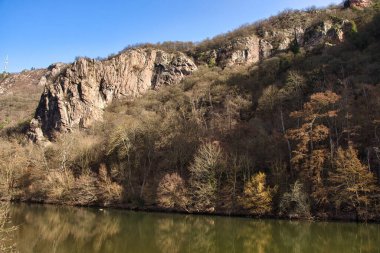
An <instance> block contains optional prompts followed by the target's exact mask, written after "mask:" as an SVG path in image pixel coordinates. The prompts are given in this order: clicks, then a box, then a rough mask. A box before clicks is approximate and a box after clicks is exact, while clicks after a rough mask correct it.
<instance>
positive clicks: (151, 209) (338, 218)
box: [0, 200, 380, 224]
mask: <svg viewBox="0 0 380 253" xmlns="http://www.w3.org/2000/svg"><path fill="white" fill-rule="evenodd" d="M0 201H3V202H11V203H16V204H21V203H22V204H39V205H51V206H63V207H65V206H67V207H88V208H98V209H117V210H126V211H136V212H148V213H167V214H184V215H196V216H219V217H238V218H250V219H272V220H284V221H319V222H354V223H374V224H379V223H380V218H379V217H376V218H372V219H367V220H360V219H358V218H357V217H355V215H353V214H352V215H334V216H311V217H307V218H306V217H296V216H292V217H286V216H279V215H262V216H254V215H249V214H247V213H245V212H242V211H240V212H231V213H226V212H221V211H215V212H194V211H193V212H190V211H185V210H179V209H164V208H160V207H158V206H136V205H131V204H126V203H124V204H123V203H113V204H108V205H104V204H101V203H97V204H91V205H83V204H68V203H59V202H56V201H42V200H40V201H37V200H28V201H22V200H12V201H7V200H0Z"/></svg>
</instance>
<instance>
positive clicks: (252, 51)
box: [216, 35, 260, 67]
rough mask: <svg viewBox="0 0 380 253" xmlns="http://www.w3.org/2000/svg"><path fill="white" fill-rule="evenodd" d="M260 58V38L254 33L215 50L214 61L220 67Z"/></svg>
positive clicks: (255, 60)
mask: <svg viewBox="0 0 380 253" xmlns="http://www.w3.org/2000/svg"><path fill="white" fill-rule="evenodd" d="M259 60H260V39H259V38H258V37H257V36H256V35H252V36H248V37H243V38H238V39H236V40H233V41H231V42H230V43H228V44H226V45H224V46H223V47H222V48H220V49H219V50H217V58H216V62H217V63H218V65H219V66H221V67H230V66H233V65H238V64H249V63H255V62H258V61H259Z"/></svg>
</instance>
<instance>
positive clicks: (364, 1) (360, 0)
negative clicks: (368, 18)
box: [348, 0, 372, 8]
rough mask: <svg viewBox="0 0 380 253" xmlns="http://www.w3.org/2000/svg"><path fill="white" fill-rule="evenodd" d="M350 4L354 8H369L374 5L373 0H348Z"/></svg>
mask: <svg viewBox="0 0 380 253" xmlns="http://www.w3.org/2000/svg"><path fill="white" fill-rule="evenodd" d="M348 5H349V6H350V7H354V8H367V7H370V6H371V5H372V0H348Z"/></svg>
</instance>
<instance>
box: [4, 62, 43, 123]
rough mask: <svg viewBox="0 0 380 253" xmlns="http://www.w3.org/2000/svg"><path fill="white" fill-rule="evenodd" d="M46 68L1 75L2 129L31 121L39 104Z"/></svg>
mask: <svg viewBox="0 0 380 253" xmlns="http://www.w3.org/2000/svg"><path fill="white" fill-rule="evenodd" d="M45 74H46V70H44V69H38V70H31V71H23V72H21V73H18V74H2V75H1V76H0V108H1V109H0V129H3V128H7V127H11V126H15V125H17V124H18V123H20V122H27V121H30V119H31V117H32V116H33V114H34V111H35V107H36V106H37V104H38V100H39V98H40V95H41V92H42V90H43V86H44V83H43V81H42V82H40V81H41V78H42V77H43V76H44V75H45Z"/></svg>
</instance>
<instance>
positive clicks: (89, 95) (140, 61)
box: [28, 48, 197, 141]
mask: <svg viewBox="0 0 380 253" xmlns="http://www.w3.org/2000/svg"><path fill="white" fill-rule="evenodd" d="M196 69H197V67H196V65H195V64H194V63H193V61H192V60H190V59H189V58H188V57H186V56H185V55H184V54H182V53H167V52H164V51H162V50H157V49H153V48H146V49H142V48H139V49H130V50H127V51H126V52H124V53H122V54H119V55H117V56H115V57H113V58H111V59H108V60H103V61H97V60H92V59H87V58H80V59H78V60H77V61H75V62H74V63H73V64H69V65H66V64H54V65H51V66H50V67H49V68H48V70H49V71H48V73H47V74H46V75H45V77H43V78H42V79H41V82H44V83H45V89H44V92H43V94H42V96H41V99H40V102H39V105H38V108H37V110H36V113H35V117H34V119H33V120H32V122H31V124H30V131H29V133H28V135H29V137H30V138H31V139H32V140H34V141H39V140H43V139H44V136H45V137H48V138H51V137H52V136H53V135H54V133H55V132H64V131H69V130H70V129H71V128H74V127H78V126H80V127H84V128H85V127H88V126H89V125H90V124H91V123H92V122H93V121H95V120H101V119H102V113H103V109H104V108H105V107H106V106H107V105H109V104H110V103H111V102H112V101H113V100H115V99H121V98H127V99H128V98H134V97H137V96H139V95H141V94H143V93H144V92H146V91H147V90H149V89H156V88H158V87H160V86H164V85H172V84H177V83H179V82H180V81H181V80H182V78H183V77H184V76H186V75H189V74H191V73H192V72H193V71H194V70H196Z"/></svg>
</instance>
